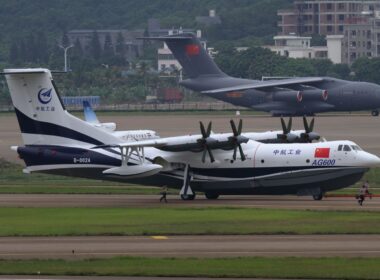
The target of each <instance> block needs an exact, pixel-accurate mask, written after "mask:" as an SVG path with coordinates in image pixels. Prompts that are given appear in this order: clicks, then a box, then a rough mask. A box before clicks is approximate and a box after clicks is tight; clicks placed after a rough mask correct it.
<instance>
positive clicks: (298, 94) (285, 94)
mask: <svg viewBox="0 0 380 280" xmlns="http://www.w3.org/2000/svg"><path fill="white" fill-rule="evenodd" d="M302 99H303V94H302V91H277V92H274V93H273V101H285V102H297V103H299V102H302Z"/></svg>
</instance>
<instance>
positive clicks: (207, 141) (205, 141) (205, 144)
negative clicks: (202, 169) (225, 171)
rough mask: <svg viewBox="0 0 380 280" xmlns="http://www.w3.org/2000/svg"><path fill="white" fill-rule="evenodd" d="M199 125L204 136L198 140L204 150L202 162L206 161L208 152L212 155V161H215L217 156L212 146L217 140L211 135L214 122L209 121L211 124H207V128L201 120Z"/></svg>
mask: <svg viewBox="0 0 380 280" xmlns="http://www.w3.org/2000/svg"><path fill="white" fill-rule="evenodd" d="M199 125H200V129H201V134H202V138H200V139H198V140H197V142H198V143H199V144H200V145H201V147H202V151H203V154H202V162H203V163H205V162H206V155H207V154H208V155H209V157H210V161H211V162H214V161H215V158H214V155H213V154H212V151H211V147H210V146H212V144H214V143H216V142H217V141H216V140H215V139H213V138H211V137H210V134H211V126H212V123H211V122H209V124H208V126H207V130H206V129H205V126H204V125H203V123H202V122H199Z"/></svg>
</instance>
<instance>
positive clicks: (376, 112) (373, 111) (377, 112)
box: [371, 110, 379, 117]
mask: <svg viewBox="0 0 380 280" xmlns="http://www.w3.org/2000/svg"><path fill="white" fill-rule="evenodd" d="M371 115H372V116H373V117H377V116H378V115H379V111H378V110H372V112H371Z"/></svg>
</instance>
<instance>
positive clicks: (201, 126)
mask: <svg viewBox="0 0 380 280" xmlns="http://www.w3.org/2000/svg"><path fill="white" fill-rule="evenodd" d="M199 125H200V128H201V133H202V136H203V138H207V134H206V129H205V126H204V125H203V123H202V122H199Z"/></svg>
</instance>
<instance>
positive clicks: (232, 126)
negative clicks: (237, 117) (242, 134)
mask: <svg viewBox="0 0 380 280" xmlns="http://www.w3.org/2000/svg"><path fill="white" fill-rule="evenodd" d="M230 124H231V129H232V132H233V134H234V136H237V135H238V131H237V129H236V126H235V122H234V121H233V120H230Z"/></svg>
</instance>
